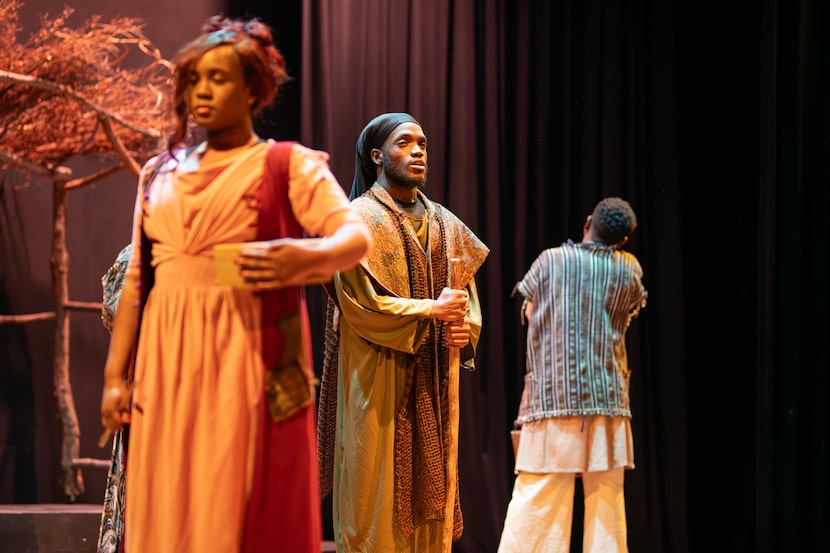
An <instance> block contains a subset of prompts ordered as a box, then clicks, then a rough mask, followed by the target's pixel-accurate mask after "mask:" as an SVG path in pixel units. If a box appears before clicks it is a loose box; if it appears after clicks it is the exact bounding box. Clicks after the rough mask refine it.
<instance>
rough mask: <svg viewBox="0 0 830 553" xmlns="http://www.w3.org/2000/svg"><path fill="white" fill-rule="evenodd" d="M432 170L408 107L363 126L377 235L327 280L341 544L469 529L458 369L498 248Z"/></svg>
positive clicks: (424, 546)
mask: <svg viewBox="0 0 830 553" xmlns="http://www.w3.org/2000/svg"><path fill="white" fill-rule="evenodd" d="M426 175H427V139H426V136H425V134H424V131H423V129H422V128H421V125H420V124H419V123H418V122H417V121H416V120H415V119H414V118H413V117H412V116H411V115H409V114H406V113H386V114H382V115H379V116H378V117H376V118H374V119H373V120H372V121H370V122H369V124H368V125H367V126H366V127H365V128H364V129H363V131H362V132H361V134H360V138H359V139H358V141H357V152H356V170H355V179H354V183H353V186H352V192H351V195H350V198H351V199H352V202H351V205H352V207H353V208H354V209H355V210H356V211H357V212H358V213H360V214H361V216H362V217H363V219H364V220H365V221H366V222H367V223H368V225H369V227H370V230H371V231H372V234H373V237H374V247H373V248H372V250H371V252H370V253H369V255H367V256H366V257H365V258H364V259H363V260H362V261H361V262H360V264H359V265H357V266H356V267H354V268H353V269H350V270H347V271H342V272H340V273H337V274H336V275H335V278H334V281H333V283H332V286H330V287H329V290H330V292H331V296H332V301H331V304H332V307H331V309H330V310H329V318H328V323H327V326H328V331H327V356H326V360H325V361H326V362H325V369H324V374H323V386H322V389H321V400H320V401H321V405H320V416H319V419H318V429H319V440H320V447H319V455H320V461H321V463H320V464H321V478H322V480H323V481H322V486H323V493H324V494H326V493H327V492H328V490H329V489H331V490H332V492H333V510H334V513H333V514H334V531H335V541H336V544H337V550H338V551H339V552H341V553H353V552H368V551H371V552H390V553H391V552H403V551H407V552H439V551H449V548H450V546H451V542H452V541H453V540H456V539H458V538H459V537H460V536H461V532H462V529H463V523H462V518H461V508H460V499H459V495H458V486H457V479H458V471H457V432H458V422H457V409H458V389H457V376H458V374H457V373H458V371H459V367H463V368H465V369H469V370H472V369H473V368H474V364H473V359H474V356H475V349H476V344H477V342H478V339H479V335H480V331H481V310H480V305H479V301H478V295H477V293H476V286H475V280H474V275H475V273H476V271H477V270H478V269H479V268H480V267H481V265H482V263H483V262H484V260H485V258H486V256H487V254H488V253H489V250H488V249H487V247H486V246H485V245H484V244H483V243H482V242H481V240H479V239H478V238H477V237H476V236H475V234H473V232H472V231H471V230H470V229H469V228H468V227H467V226H466V225H465V224H464V223H463V222H462V221H461V220H460V219H458V217H456V216H455V215H454V214H453V213H451V212H450V211H449V210H448V209H447V208H445V207H443V206H441V205H440V204H438V203H435V202H432V201H430V200H429V199H428V198H427V197H426V195H425V194H424V192H423V188H424V185H425V183H426ZM450 260H452V263H451V261H450ZM453 283H454V284H453ZM332 406H335V407H336V408H335V409H332ZM335 410H336V416H335V415H334V414H333V412H332V411H335ZM453 414H455V415H456V416H455V417H454V416H453Z"/></svg>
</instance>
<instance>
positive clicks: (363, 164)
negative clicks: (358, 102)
mask: <svg viewBox="0 0 830 553" xmlns="http://www.w3.org/2000/svg"><path fill="white" fill-rule="evenodd" d="M401 123H415V124H416V125H420V123H418V121H416V120H415V118H414V117H412V116H411V115H409V114H408V113H383V114H381V115H378V116H377V117H375V118H374V119H372V120H371V121H369V123H368V124H367V125H366V126H365V127H364V128H363V130H362V131H361V132H360V136H359V137H358V139H357V148H356V155H355V161H354V165H355V168H354V181H352V191H351V193H350V194H349V200H354V199H355V198H357V197H358V196H361V195H363V193H364V192H366V191H367V190H368V189H369V188H371V187H372V185H373V184H375V181H376V180H377V178H378V170H377V165H375V163H374V161H372V150H374V149H375V148H380V147H382V146H383V143H384V142H385V141H386V138H387V137H388V136H389V135H390V134H392V131H394V130H395V128H396V127H397V126H398V125H400V124H401Z"/></svg>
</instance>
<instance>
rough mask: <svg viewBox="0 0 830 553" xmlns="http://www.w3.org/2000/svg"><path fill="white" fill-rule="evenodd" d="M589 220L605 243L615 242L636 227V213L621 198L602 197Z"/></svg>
mask: <svg viewBox="0 0 830 553" xmlns="http://www.w3.org/2000/svg"><path fill="white" fill-rule="evenodd" d="M591 221H592V224H593V226H594V230H595V231H596V233H597V235H598V236H599V237H600V238H601V239H602V241H603V242H605V243H606V244H616V243H617V242H619V241H620V240H622V239H623V238H625V237H626V236H628V235H629V234H631V233H632V232H634V229H635V228H637V215H635V214H634V210H633V209H631V206H630V205H629V204H628V202H627V201H625V200H623V199H622V198H603V199H602V200H600V202H599V203H598V204H597V205H596V207H595V208H594V212H593V213H592V214H591Z"/></svg>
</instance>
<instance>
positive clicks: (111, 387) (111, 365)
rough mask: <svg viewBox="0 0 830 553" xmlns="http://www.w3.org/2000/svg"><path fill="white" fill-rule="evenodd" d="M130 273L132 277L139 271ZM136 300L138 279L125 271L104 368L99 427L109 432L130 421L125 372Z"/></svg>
mask: <svg viewBox="0 0 830 553" xmlns="http://www.w3.org/2000/svg"><path fill="white" fill-rule="evenodd" d="M131 272H132V273H133V275H135V273H137V272H138V271H137V270H136V271H131ZM139 300H140V298H139V289H138V278H137V277H136V276H131V274H130V273H129V272H128V274H127V276H126V278H125V281H124V286H123V288H122V290H121V299H120V300H119V302H118V305H119V307H118V310H117V311H116V313H115V318H114V319H113V325H112V336H111V337H110V345H109V351H108V353H107V361H106V364H105V365H104V391H103V394H102V396H101V424H102V425H103V426H104V427H105V428H107V429H109V430H118V429H119V428H121V427H122V426H123V425H124V424H126V423H127V422H129V417H130V402H129V391H128V390H127V385H126V384H125V382H124V371H125V370H127V368H128V367H129V364H130V360H131V356H132V352H133V349H134V347H135V341H136V336H137V334H138V319H139Z"/></svg>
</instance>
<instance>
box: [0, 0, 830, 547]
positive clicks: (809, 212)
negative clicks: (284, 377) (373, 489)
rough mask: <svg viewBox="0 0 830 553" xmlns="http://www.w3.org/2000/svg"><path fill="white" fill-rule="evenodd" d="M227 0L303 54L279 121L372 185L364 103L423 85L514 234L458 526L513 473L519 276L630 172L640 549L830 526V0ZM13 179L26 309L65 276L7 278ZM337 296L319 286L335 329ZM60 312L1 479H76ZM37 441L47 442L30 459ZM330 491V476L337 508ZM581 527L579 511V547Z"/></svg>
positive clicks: (490, 229) (465, 463)
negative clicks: (59, 358) (55, 406)
mask: <svg viewBox="0 0 830 553" xmlns="http://www.w3.org/2000/svg"><path fill="white" fill-rule="evenodd" d="M227 10H228V13H229V14H232V15H257V16H260V17H262V18H263V19H264V20H266V21H267V22H269V23H270V24H272V25H273V26H274V28H275V30H276V33H277V43H278V46H279V47H280V48H281V49H282V51H283V52H284V54H285V55H286V59H287V63H288V67H289V71H290V73H291V74H292V75H293V76H294V77H295V79H294V81H293V82H291V83H289V85H287V86H286V87H285V89H284V90H283V91H282V94H281V96H280V98H279V99H278V102H277V104H276V105H275V106H274V108H273V109H272V110H270V111H269V112H268V113H267V114H266V118H265V119H264V120H263V121H262V122H261V123H260V124H259V129H260V132H261V133H263V134H265V135H268V136H273V137H276V138H283V139H294V140H300V141H302V142H303V143H305V144H307V145H309V146H313V147H316V148H320V149H323V150H326V151H328V152H329V153H330V154H331V165H332V168H333V170H334V172H335V174H336V176H337V177H338V178H339V179H340V180H341V183H342V184H343V186H344V188H345V189H346V190H347V191H348V190H349V188H350V185H351V179H352V175H353V172H354V144H355V140H356V138H357V135H358V133H359V132H360V130H361V129H362V127H363V125H364V124H365V123H366V122H367V121H368V120H369V119H371V118H372V117H374V116H375V115H377V114H378V113H380V112H383V111H408V112H410V113H412V114H413V115H415V116H416V117H417V118H418V119H419V120H420V121H421V123H422V124H423V126H424V128H425V130H426V133H427V135H428V138H429V143H430V171H429V182H428V185H427V190H426V192H427V194H428V195H429V196H430V197H431V198H432V199H434V200H436V201H439V202H441V203H443V204H444V205H446V206H447V207H449V208H450V209H451V210H453V211H454V212H455V213H456V214H458V215H459V216H460V217H461V218H462V219H463V220H465V221H466V222H467V223H468V225H469V226H470V227H471V228H473V230H475V231H476V233H478V234H479V236H481V237H482V239H483V240H484V241H485V242H486V243H487V244H488V246H489V247H490V248H491V252H492V253H491V254H490V257H489V258H488V260H487V261H486V263H485V265H484V267H483V269H482V270H481V272H480V273H479V275H478V277H477V281H478V285H479V290H480V293H481V296H482V302H483V309H484V329H483V335H482V341H481V343H480V345H479V349H478V354H477V370H476V371H475V372H474V373H469V374H463V375H462V379H461V386H462V397H461V415H462V421H461V425H462V426H461V444H460V448H461V451H460V471H461V478H462V481H461V498H462V508H463V511H464V518H465V532H464V535H463V537H462V539H461V540H460V541H459V542H457V543H456V545H455V548H454V550H456V551H458V552H465V553H474V552H475V553H479V552H481V553H491V552H494V551H495V549H496V545H497V542H498V537H499V534H500V531H501V526H502V522H503V517H504V511H505V509H506V506H507V502H508V500H509V497H510V492H511V488H512V483H513V474H512V461H513V458H512V452H511V450H510V445H509V441H508V431H509V430H510V428H511V427H512V420H513V418H514V416H515V413H516V408H517V405H518V399H519V394H520V392H521V383H522V372H523V370H524V337H525V334H524V329H523V328H522V327H521V326H520V325H519V316H518V309H519V302H518V300H516V299H515V298H511V296H510V294H511V290H512V288H513V285H514V284H515V282H516V281H517V280H518V279H519V278H521V276H522V275H523V274H524V272H525V271H526V270H527V269H528V267H529V265H530V263H531V262H532V260H533V259H534V258H535V257H536V255H538V253H539V252H540V251H541V250H542V249H544V248H546V247H550V246H554V245H557V244H559V243H561V242H562V241H564V240H566V239H568V238H573V239H577V240H578V239H579V238H580V237H581V234H580V233H581V226H582V223H583V222H584V219H585V216H586V215H587V214H588V212H589V211H590V209H591V208H592V206H593V205H594V203H595V202H596V201H597V200H598V199H599V198H600V197H602V196H607V195H620V196H624V197H626V198H627V199H628V200H629V201H630V202H631V203H632V205H633V207H634V208H635V210H636V211H637V213H638V217H639V224H640V226H639V229H638V230H637V231H636V232H635V233H634V235H633V236H632V240H631V242H630V244H629V246H628V249H629V250H630V251H632V252H633V253H635V254H636V255H637V256H638V257H639V259H640V261H641V263H642V265H643V268H644V271H645V284H646V286H647V287H648V289H649V294H650V296H649V305H648V307H647V308H646V309H645V310H644V311H643V312H642V313H641V315H640V317H639V319H638V320H636V321H635V322H634V323H633V325H632V327H631V330H630V331H629V339H628V343H629V354H630V357H631V366H632V369H633V374H632V404H633V405H632V408H633V412H634V419H633V424H634V441H635V460H636V464H637V468H636V469H635V470H633V471H629V472H627V474H626V501H627V511H628V525H629V544H630V548H631V551H633V552H637V553H648V552H654V553H657V552H660V553H665V552H669V553H685V552H692V553H710V552H724V553H727V552H728V553H734V552H761V553H767V552H770V553H772V552H780V551H821V550H824V549H825V548H826V539H825V538H824V534H825V533H826V532H825V530H824V529H825V528H827V527H828V525H830V520H828V519H830V507H828V501H829V500H830V484H828V467H829V466H830V428H828V426H830V407H829V406H828V405H830V402H828V399H827V397H828V392H830V386H829V385H828V374H827V373H828V368H830V363H828V361H827V354H826V351H827V348H826V344H827V336H828V334H830V324H828V322H827V319H828V317H827V313H828V310H829V309H830V300H829V299H828V291H827V289H828V286H827V281H828V260H827V258H828V253H830V244H828V242H829V241H830V231H828V224H827V216H826V211H827V206H828V203H829V202H828V200H830V198H828V195H830V192H828V184H829V183H830V168H828V164H829V163H830V77H829V76H828V75H830V36H828V26H830V6H828V5H827V3H826V2H822V0H793V1H784V0H760V1H757V2H755V1H746V2H737V3H735V2H731V3H724V2H713V1H705V0H704V1H698V2H682V1H680V0H672V1H664V0H631V1H628V2H621V1H619V0H617V1H612V0H604V1H603V0H583V1H577V0H452V1H432V2H421V3H418V2H409V1H405V0H396V1H394V2H392V1H388V0H291V1H285V2H279V3H273V2H266V1H263V0H258V1H247V2H244V1H243V2H233V3H230V2H229V3H228V9H227ZM148 34H149V35H150V36H152V35H153V31H152V29H150V32H149V33H148ZM2 194H3V195H2V196H0V199H2V207H3V210H2V211H1V212H0V215H2V217H3V218H2V220H1V221H0V222H2V223H3V224H0V236H2V238H3V240H2V241H0V247H2V248H3V249H2V253H3V254H4V256H3V258H2V260H0V277H2V278H0V292H2V294H0V309H2V310H3V312H7V308H8V309H9V310H10V311H13V312H25V311H27V309H25V306H26V305H28V304H37V305H38V306H39V303H44V302H37V301H35V300H33V299H30V300H25V299H24V297H22V296H20V293H19V289H18V288H14V287H12V286H10V284H9V283H11V282H18V281H20V280H21V278H22V277H21V276H20V275H21V274H22V273H23V272H26V271H25V270H24V269H21V267H24V268H25V267H28V266H29V264H28V261H27V260H28V258H27V256H29V255H32V253H31V251H30V250H29V249H28V247H27V245H26V244H27V243H29V242H31V241H32V233H31V232H30V234H29V235H21V234H20V232H18V231H17V230H16V226H15V224H13V223H15V221H18V220H19V219H21V217H23V216H24V215H25V214H26V213H29V212H30V211H32V210H31V207H27V205H28V204H27V200H26V198H28V197H29V196H30V194H29V193H28V190H26V189H20V188H14V187H13V186H11V185H8V184H7V185H5V186H4V187H3V188H2ZM93 195H94V194H92V193H90V194H89V198H87V195H84V198H83V199H77V200H73V202H76V203H75V204H74V205H75V207H74V209H75V210H76V211H77V210H78V209H81V208H82V207H83V206H84V205H89V206H93V205H98V204H95V203H94V202H96V201H97V202H100V201H101V198H102V196H101V194H100V191H99V192H98V193H97V194H95V198H94V199H93V198H92V196H93ZM103 198H104V199H105V200H106V199H107V198H109V196H108V195H104V196H103ZM127 198H128V199H126V200H125V201H124V202H122V203H123V204H124V205H123V208H119V209H121V211H124V212H128V210H129V204H130V202H131V198H130V197H129V194H128V195H127ZM107 201H116V200H115V199H114V198H110V200H107ZM118 201H121V200H118ZM79 203H81V204H83V205H79ZM89 209H90V211H95V210H97V211H95V212H98V211H100V205H98V207H97V208H95V210H93V208H92V207H90V208H89ZM21 213H22V214H23V215H21ZM76 224H78V225H80V226H83V225H82V223H76ZM42 230H43V229H42ZM122 234H123V235H124V237H126V236H128V229H127V228H126V227H125V228H124V229H123V233H122ZM77 240H81V238H78V239H77ZM108 240H109V242H108V243H107V244H108V247H107V248H106V251H101V252H98V253H96V254H95V255H97V256H98V257H100V258H101V259H99V265H100V266H101V267H102V269H95V270H93V271H92V273H93V275H94V277H95V279H97V278H99V275H100V274H101V273H102V272H103V270H105V269H106V266H108V263H110V262H111V260H112V257H114V255H115V253H116V252H117V250H118V247H116V246H119V245H120V243H121V238H112V239H110V238H108ZM110 242H111V243H110ZM83 243H87V244H91V243H93V241H92V240H87V241H86V242H83V241H82V244H83ZM79 247H82V246H81V245H76V250H77V249H78V248H79ZM88 247H89V248H90V251H94V250H95V249H96V247H95V246H88ZM99 249H100V248H99ZM7 260H8V261H7ZM21 260H23V261H24V262H25V263H24V264H23V265H20V263H21ZM26 274H29V273H26ZM38 274H39V273H37V272H35V273H34V276H35V277H37V275H38ZM40 280H43V279H40ZM90 280H92V279H90ZM44 284H45V283H44V282H40V281H35V282H34V283H32V284H30V285H29V287H27V288H26V289H27V290H28V289H30V288H31V289H35V288H37V289H40V290H42V291H43V292H42V293H44V294H46V298H47V299H46V300H44V301H45V303H46V304H48V302H49V296H48V294H49V289H48V285H46V286H44ZM93 284H94V286H93V285H90V286H89V288H90V289H92V288H95V287H96V286H97V283H95V282H94V283H93ZM35 285H36V286H35ZM93 292H94V290H93ZM91 293H92V292H91ZM26 297H28V296H26ZM323 298H324V296H323V294H322V292H321V290H319V289H316V288H310V289H309V302H310V308H311V311H312V323H313V325H314V326H315V330H316V331H317V335H316V336H315V344H316V347H315V351H316V352H322V347H321V336H320V332H321V330H322V315H323V310H324V303H323ZM79 299H85V298H79ZM21 306H22V307H21ZM38 309H40V307H38ZM92 323H94V324H95V325H97V321H92ZM96 330H97V331H98V332H100V329H97V328H96ZM49 338H50V334H49V333H48V332H42V333H36V332H35V331H34V330H33V329H31V328H26V327H6V328H4V327H0V348H2V349H0V363H2V368H3V370H2V372H1V373H0V376H2V380H0V457H2V458H0V469H2V480H0V483H3V486H2V487H0V492H2V495H0V501H3V502H30V501H40V502H44V501H45V502H49V501H54V502H60V501H61V500H62V498H61V497H60V490H59V488H58V486H57V485H56V484H55V482H54V481H52V480H50V479H52V478H54V474H55V473H56V472H57V471H56V470H55V469H54V467H55V464H56V462H57V459H58V455H59V453H58V449H59V436H58V435H57V434H56V432H55V430H56V425H55V423H54V420H55V419H54V417H55V414H54V411H50V410H49V409H47V408H45V407H44V406H45V405H47V404H48V401H47V400H46V399H44V398H48V396H49V394H50V390H49V386H50V382H49V378H48V372H44V371H43V370H30V367H34V368H35V369H37V368H38V367H39V366H41V365H43V360H42V359H41V358H43V357H46V356H47V355H48V352H49V351H50V348H51V344H47V343H46V340H48V339H49ZM38 341H40V342H42V343H38ZM99 341H100V339H99ZM44 346H48V347H44ZM82 347H83V344H80V345H78V346H77V347H75V349H74V350H73V351H77V350H79V349H82ZM44 351H45V352H47V353H46V354H44ZM96 355H97V357H100V358H101V359H100V364H99V366H98V367H94V368H93V369H91V370H88V371H86V373H82V374H86V375H87V376H82V377H78V378H86V381H83V380H82V381H76V390H80V392H78V393H84V394H87V393H88V395H89V396H91V397H92V398H93V401H94V399H95V398H96V397H98V396H100V386H101V383H100V381H99V375H100V366H102V365H103V352H102V351H99V350H96ZM321 356H322V355H321V353H320V354H318V355H317V359H316V361H317V363H318V364H319V361H320V358H321ZM39 359H41V360H40V361H39ZM30 373H33V374H35V375H37V374H39V375H40V376H39V377H35V376H33V374H30ZM74 374H76V373H75V372H73V375H74ZM74 378H75V377H74V376H73V380H74ZM26 382H29V386H30V388H31V389H30V390H29V391H27V385H26ZM32 395H34V397H35V406H36V407H37V408H32V407H31V403H30V402H31V399H30V398H31V396H32ZM27 398H29V399H27ZM38 398H40V399H38ZM27 404H28V405H29V407H26V405H27ZM88 411H89V412H90V413H91V414H85V412H82V413H81V419H82V421H81V422H82V427H84V428H87V430H86V435H87V436H93V438H87V441H90V440H94V436H97V434H96V432H97V429H98V426H97V420H96V419H95V411H96V410H95V408H94V406H93V407H92V408H89V409H88ZM30 417H32V418H33V419H34V420H31V418H30ZM87 419H89V420H91V422H89V421H88V420H87ZM85 421H86V422H85ZM84 425H86V426H84ZM44 435H46V436H47V438H48V439H44V438H43V436H44ZM21 436H22V438H21ZM35 436H40V438H35ZM44 442H48V443H47V445H48V447H44V448H39V449H37V450H33V449H32V447H31V444H33V443H38V444H40V443H44ZM21 444H22V446H21ZM90 447H91V449H94V444H93V445H92V446H90ZM88 449H89V448H88ZM96 455H97V454H96ZM47 458H48V459H47ZM49 459H51V461H49ZM33 462H34V463H37V464H38V466H39V467H41V468H39V469H38V470H34V469H31V468H27V467H30V466H31V465H30V463H33ZM44 465H45V466H47V467H51V469H50V470H44V469H43V466H44ZM35 487H37V492H35V491H34V488H35ZM81 500H83V501H85V502H89V503H94V502H97V501H98V496H97V495H95V496H90V495H89V494H87V496H85V497H83V498H81ZM330 509H331V505H330V499H329V500H327V501H326V502H324V504H323V510H324V516H325V517H326V525H327V527H326V528H325V531H326V533H327V535H328V536H331V527H330V524H331V518H330ZM580 512H581V511H580V509H579V507H578V509H577V519H578V518H579V515H580ZM580 531H581V523H580V521H579V520H577V527H576V529H575V534H576V535H575V536H574V537H575V544H574V547H573V551H579V550H580V549H579V541H580V540H579V533H580Z"/></svg>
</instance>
